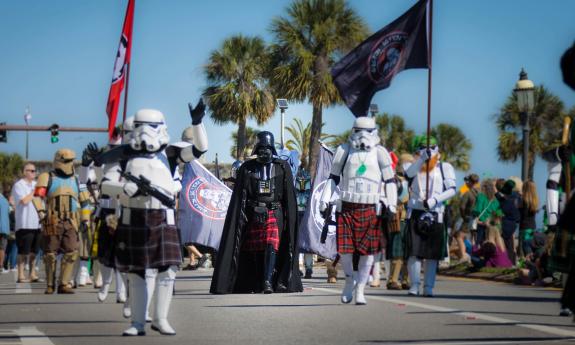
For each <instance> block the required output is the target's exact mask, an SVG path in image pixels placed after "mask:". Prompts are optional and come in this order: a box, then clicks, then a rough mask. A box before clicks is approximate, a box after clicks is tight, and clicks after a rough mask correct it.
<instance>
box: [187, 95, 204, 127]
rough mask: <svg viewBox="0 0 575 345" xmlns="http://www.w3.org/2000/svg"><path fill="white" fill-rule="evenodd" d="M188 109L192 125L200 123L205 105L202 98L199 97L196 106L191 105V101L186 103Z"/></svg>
mask: <svg viewBox="0 0 575 345" xmlns="http://www.w3.org/2000/svg"><path fill="white" fill-rule="evenodd" d="M188 109H189V110H190V116H191V117H192V125H193V126H196V125H199V124H200V123H202V119H203V118H204V115H206V105H205V104H204V100H203V99H202V98H200V101H199V102H198V104H196V107H195V108H193V107H192V103H188Z"/></svg>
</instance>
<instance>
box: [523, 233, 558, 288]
mask: <svg viewBox="0 0 575 345" xmlns="http://www.w3.org/2000/svg"><path fill="white" fill-rule="evenodd" d="M523 249H524V254H525V261H524V264H523V267H522V268H520V269H519V271H518V278H519V279H518V282H519V283H520V284H523V285H532V284H536V285H543V284H544V279H545V278H547V277H550V276H551V274H550V273H549V272H548V271H547V260H548V258H549V247H548V246H547V237H546V236H545V234H544V233H542V232H535V233H534V234H533V237H532V238H531V239H530V240H529V242H525V243H524V248H523Z"/></svg>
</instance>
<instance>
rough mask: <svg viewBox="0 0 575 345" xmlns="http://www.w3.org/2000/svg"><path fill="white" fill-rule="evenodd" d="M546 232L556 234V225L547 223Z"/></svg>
mask: <svg viewBox="0 0 575 345" xmlns="http://www.w3.org/2000/svg"><path fill="white" fill-rule="evenodd" d="M547 232H550V233H553V234H556V233H557V225H547Z"/></svg>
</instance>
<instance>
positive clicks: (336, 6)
mask: <svg viewBox="0 0 575 345" xmlns="http://www.w3.org/2000/svg"><path fill="white" fill-rule="evenodd" d="M286 12H287V16H286V17H276V18H275V19H274V20H273V21H272V25H271V32H272V33H273V34H274V35H275V44H274V45H273V47H272V48H273V63H272V66H274V67H273V68H272V71H271V82H272V86H273V88H274V91H275V94H276V95H281V96H282V97H285V98H289V99H292V100H295V101H297V102H303V101H306V100H308V101H309V102H311V104H312V108H313V117H312V124H311V135H310V138H309V145H310V150H309V154H308V157H309V159H308V162H309V166H315V163H316V159H317V156H318V154H319V144H318V142H317V141H318V139H319V138H320V136H321V124H322V123H323V120H322V113H323V108H324V107H328V106H331V105H335V104H337V103H339V102H341V99H340V97H339V95H338V92H337V89H336V88H335V86H334V84H333V82H332V78H331V74H330V69H331V67H332V66H333V64H334V63H335V62H336V61H337V60H338V58H340V57H341V56H342V54H343V53H344V52H346V51H348V50H350V49H352V48H353V47H355V46H356V45H357V44H358V43H360V42H361V41H362V40H363V39H364V38H365V37H366V36H367V33H368V29H367V26H366V24H365V23H364V21H363V19H361V17H359V15H358V14H357V13H356V12H355V11H354V10H353V9H352V8H351V7H349V5H348V4H347V3H346V2H345V0H295V1H294V2H292V4H291V5H290V6H289V7H288V8H287V10H286ZM314 173H315V172H313V171H312V178H313V174H314Z"/></svg>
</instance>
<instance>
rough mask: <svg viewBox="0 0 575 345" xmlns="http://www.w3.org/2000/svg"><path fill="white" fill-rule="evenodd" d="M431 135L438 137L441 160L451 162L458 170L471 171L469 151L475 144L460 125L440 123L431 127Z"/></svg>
mask: <svg viewBox="0 0 575 345" xmlns="http://www.w3.org/2000/svg"><path fill="white" fill-rule="evenodd" d="M431 136H433V137H435V139H437V145H438V146H439V152H441V160H443V161H445V162H448V163H450V164H451V165H453V167H454V168H455V169H457V170H462V171H469V169H470V168H471V163H470V162H469V151H471V149H472V148H473V145H472V144H471V141H469V139H467V137H466V136H465V134H464V133H463V132H462V131H461V129H459V127H457V126H453V125H450V124H447V123H440V124H439V125H437V126H435V127H433V128H432V129H431Z"/></svg>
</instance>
